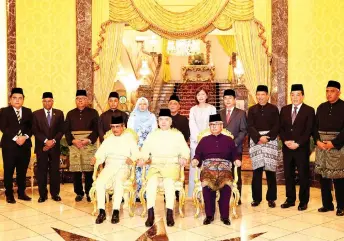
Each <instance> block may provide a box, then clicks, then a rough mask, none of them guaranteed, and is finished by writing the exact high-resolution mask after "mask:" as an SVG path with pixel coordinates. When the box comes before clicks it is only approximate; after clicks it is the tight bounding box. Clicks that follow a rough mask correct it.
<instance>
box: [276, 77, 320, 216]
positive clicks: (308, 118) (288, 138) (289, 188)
mask: <svg viewBox="0 0 344 241" xmlns="http://www.w3.org/2000/svg"><path fill="white" fill-rule="evenodd" d="M290 99H291V102H292V104H290V105H286V106H284V107H283V108H282V109H281V113H280V138H281V141H282V143H283V148H282V151H283V164H284V177H285V185H286V196H287V200H286V201H285V202H284V203H283V204H282V205H281V208H289V207H292V206H295V201H296V190H295V167H297V170H298V175H299V179H300V190H299V201H300V204H299V207H298V210H299V211H303V210H306V209H307V204H308V201H309V188H310V185H309V155H310V148H309V145H310V137H311V135H312V132H313V126H314V119H315V114H314V109H313V108H312V107H310V106H308V105H306V104H305V103H303V99H304V90H303V86H302V84H294V85H292V86H291V92H290Z"/></svg>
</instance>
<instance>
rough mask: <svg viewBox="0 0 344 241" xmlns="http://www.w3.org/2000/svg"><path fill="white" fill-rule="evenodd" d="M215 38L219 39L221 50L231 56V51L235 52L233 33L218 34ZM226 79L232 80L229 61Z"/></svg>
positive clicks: (231, 67)
mask: <svg viewBox="0 0 344 241" xmlns="http://www.w3.org/2000/svg"><path fill="white" fill-rule="evenodd" d="M217 39H218V40H219V42H220V44H221V46H222V48H223V50H224V51H225V52H226V54H227V55H228V56H229V58H231V57H232V53H233V52H236V46H235V40H234V36H233V35H218V36H217ZM228 80H229V81H230V82H231V81H232V80H233V65H232V62H229V65H228Z"/></svg>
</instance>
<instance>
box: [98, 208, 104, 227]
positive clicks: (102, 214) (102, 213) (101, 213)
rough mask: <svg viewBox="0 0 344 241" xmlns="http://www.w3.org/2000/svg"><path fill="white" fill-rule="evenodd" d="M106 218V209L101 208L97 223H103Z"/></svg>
mask: <svg viewBox="0 0 344 241" xmlns="http://www.w3.org/2000/svg"><path fill="white" fill-rule="evenodd" d="M105 220H106V213H105V210H104V209H99V214H98V217H97V219H96V224H101V223H102V222H104V221H105Z"/></svg>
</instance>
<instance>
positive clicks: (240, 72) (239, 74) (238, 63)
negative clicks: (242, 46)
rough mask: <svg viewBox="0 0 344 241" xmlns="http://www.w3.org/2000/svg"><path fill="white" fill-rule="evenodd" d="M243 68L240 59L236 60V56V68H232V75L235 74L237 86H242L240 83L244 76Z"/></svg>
mask: <svg viewBox="0 0 344 241" xmlns="http://www.w3.org/2000/svg"><path fill="white" fill-rule="evenodd" d="M244 73H245V72H244V67H243V65H242V63H241V61H240V59H239V58H238V55H237V60H236V67H235V68H234V74H235V77H236V78H237V80H238V84H239V85H241V84H243V83H242V76H243V75H244Z"/></svg>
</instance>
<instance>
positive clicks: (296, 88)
mask: <svg viewBox="0 0 344 241" xmlns="http://www.w3.org/2000/svg"><path fill="white" fill-rule="evenodd" d="M291 91H303V85H302V84H294V85H292V86H291Z"/></svg>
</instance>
